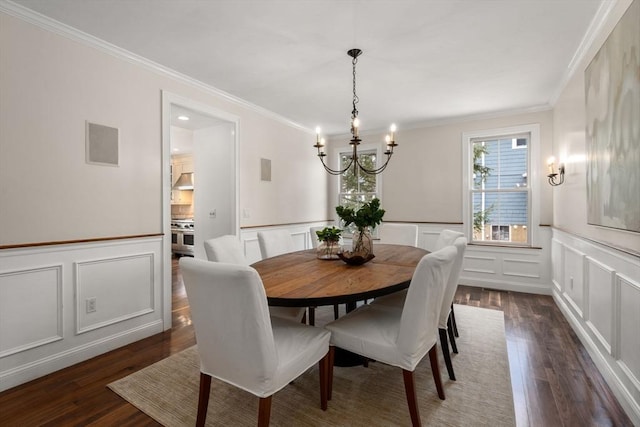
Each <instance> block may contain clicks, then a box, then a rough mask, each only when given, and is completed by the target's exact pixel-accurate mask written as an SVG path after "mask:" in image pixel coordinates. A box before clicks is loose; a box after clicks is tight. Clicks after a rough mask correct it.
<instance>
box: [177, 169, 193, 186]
mask: <svg viewBox="0 0 640 427" xmlns="http://www.w3.org/2000/svg"><path fill="white" fill-rule="evenodd" d="M172 189H173V190H193V172H187V173H183V174H180V178H178V180H177V181H176V183H175V184H174V186H173V188H172Z"/></svg>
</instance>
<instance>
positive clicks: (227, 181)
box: [162, 92, 239, 330]
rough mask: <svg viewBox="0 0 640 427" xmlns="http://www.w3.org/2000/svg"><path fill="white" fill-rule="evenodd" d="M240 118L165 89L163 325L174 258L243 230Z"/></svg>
mask: <svg viewBox="0 0 640 427" xmlns="http://www.w3.org/2000/svg"><path fill="white" fill-rule="evenodd" d="M237 135H238V117H236V116H234V115H231V114H229V113H227V112H224V111H221V110H217V109H215V108H213V107H210V106H208V105H205V104H201V103H198V102H196V101H193V100H190V99H187V98H183V97H181V96H178V95H175V94H171V93H167V92H163V94H162V144H163V147H162V148H163V151H162V152H163V161H162V164H163V174H162V175H163V198H162V200H163V207H162V223H163V225H164V239H163V243H164V244H163V262H162V265H163V286H162V294H163V295H162V301H163V304H162V305H163V307H162V310H163V316H162V318H163V327H164V330H168V329H170V328H171V326H172V320H171V319H172V316H171V312H172V295H171V287H172V285H171V284H172V258H176V257H180V256H195V257H196V258H206V256H205V252H204V244H203V242H204V241H205V240H207V239H209V238H212V237H218V236H221V235H225V234H236V235H237V234H238V232H239V218H238V211H239V209H238V190H239V186H238V143H237Z"/></svg>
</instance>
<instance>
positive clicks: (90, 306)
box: [85, 297, 96, 313]
mask: <svg viewBox="0 0 640 427" xmlns="http://www.w3.org/2000/svg"><path fill="white" fill-rule="evenodd" d="M85 304H86V308H87V313H95V311H96V297H92V298H87V299H86V300H85Z"/></svg>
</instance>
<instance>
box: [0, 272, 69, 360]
mask: <svg viewBox="0 0 640 427" xmlns="http://www.w3.org/2000/svg"><path fill="white" fill-rule="evenodd" d="M25 318H28V319H29V321H28V322H25V321H24V319H25ZM61 339H63V326H62V265H61V264H58V265H51V266H43V267H37V266H33V267H31V268H28V269H23V270H14V271H5V272H0V359H1V358H2V357H4V356H9V355H11V354H14V353H19V352H22V351H26V350H29V349H31V348H34V347H38V346H41V345H45V344H48V343H51V342H54V341H58V340H61Z"/></svg>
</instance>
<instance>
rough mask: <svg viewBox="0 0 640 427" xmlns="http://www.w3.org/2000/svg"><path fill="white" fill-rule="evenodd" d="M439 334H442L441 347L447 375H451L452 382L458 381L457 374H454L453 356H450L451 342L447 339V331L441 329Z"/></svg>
mask: <svg viewBox="0 0 640 427" xmlns="http://www.w3.org/2000/svg"><path fill="white" fill-rule="evenodd" d="M438 332H439V333H440V347H442V355H443V356H444V364H445V365H447V373H448V374H449V379H450V380H452V381H455V380H456V374H454V373H453V365H452V364H451V355H450V354H449V340H448V339H447V331H446V330H444V329H441V328H438Z"/></svg>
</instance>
